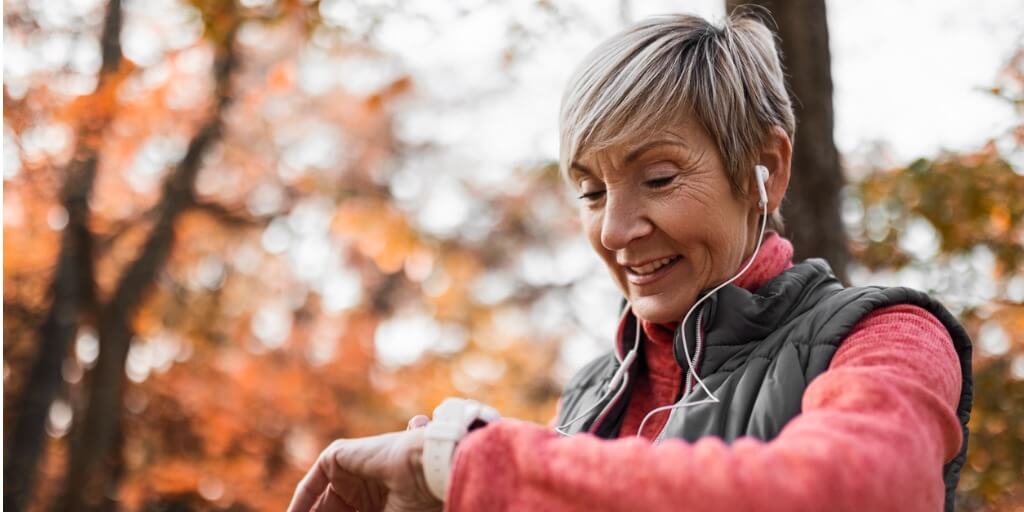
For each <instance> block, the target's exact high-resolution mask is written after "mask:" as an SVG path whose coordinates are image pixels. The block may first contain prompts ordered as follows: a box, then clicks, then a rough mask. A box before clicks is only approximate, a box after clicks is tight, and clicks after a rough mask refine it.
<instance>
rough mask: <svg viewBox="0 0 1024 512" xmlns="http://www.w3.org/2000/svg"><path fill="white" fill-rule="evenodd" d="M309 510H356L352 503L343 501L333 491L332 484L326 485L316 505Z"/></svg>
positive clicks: (334, 511)
mask: <svg viewBox="0 0 1024 512" xmlns="http://www.w3.org/2000/svg"><path fill="white" fill-rule="evenodd" d="M311 512H357V510H356V508H355V507H353V506H352V505H349V504H348V503H345V500H343V499H341V496H338V493H336V492H334V487H333V486H328V487H327V490H326V491H324V493H323V494H321V495H320V499H319V500H317V502H316V506H314V507H313V510H312V511H311Z"/></svg>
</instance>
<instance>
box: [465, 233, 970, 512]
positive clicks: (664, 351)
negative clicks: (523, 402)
mask: <svg viewBox="0 0 1024 512" xmlns="http://www.w3.org/2000/svg"><path fill="white" fill-rule="evenodd" d="M791 258H792V246H791V245H790V244H789V242H788V241H787V240H785V239H784V238H782V237H779V236H777V235H773V236H771V237H769V238H768V239H766V241H765V246H764V247H763V249H762V251H761V253H760V254H759V255H758V257H757V260H756V261H755V262H754V265H752V266H751V269H750V270H749V271H748V273H747V274H746V275H744V277H743V279H742V280H739V281H738V282H737V284H739V285H740V286H744V287H746V288H747V289H751V290H753V289H756V288H758V287H760V285H761V284H763V283H765V282H766V281H768V280H769V279H771V278H772V277H774V276H776V275H778V274H779V273H781V272H782V271H784V270H785V269H786V268H789V267H790V266H792V261H791ZM659 328H661V329H666V328H670V327H669V326H660V327H659V326H645V331H646V332H647V334H648V336H647V338H648V339H646V340H645V341H644V342H645V343H646V344H647V346H646V347H645V349H646V350H647V353H648V354H651V358H652V359H649V360H648V364H649V366H650V367H651V368H652V369H653V370H652V372H651V375H645V376H643V377H641V379H640V380H639V381H638V382H637V386H636V387H635V388H634V393H635V395H634V397H633V398H634V399H633V400H631V401H630V407H629V409H627V411H626V418H625V421H624V425H623V428H622V431H621V434H620V435H621V437H620V438H619V439H614V440H605V439H599V438H597V437H595V436H593V435H589V434H584V435H579V436H575V437H571V438H563V437H561V436H559V435H558V434H556V433H554V432H553V431H551V430H550V429H549V428H545V427H543V426H540V425H535V424H531V423H526V422H521V421H516V420H503V421H501V422H498V423H495V424H492V425H489V426H487V427H485V428H482V429H479V430H477V431H475V432H473V433H471V434H470V435H469V436H467V437H466V438H465V439H463V440H462V442H460V443H459V446H458V448H457V449H456V452H455V460H454V467H453V470H452V476H451V485H450V487H449V491H448V496H447V500H446V504H445V508H446V510H450V511H496V512H497V511H506V510H515V511H519V510H523V511H545V510H558V511H581V512H582V511H634V510H651V511H670V510H671V511H698V510H699V511H701V512H714V511H802V510H808V511H810V510H830V511H845V510H850V511H861V510H872V511H887V510H893V511H897V510H898V511H911V512H912V511H926V510H927V511H935V510H941V508H942V505H943V499H944V488H943V483H942V465H943V463H945V462H946V461H948V460H950V459H952V458H953V457H954V456H955V455H956V454H957V452H958V451H959V449H960V443H961V431H960V424H959V422H958V421H957V417H956V405H957V401H958V399H959V396H960V386H961V378H960V370H959V362H958V360H957V356H956V354H955V352H954V350H953V344H952V342H951V340H950V337H949V334H948V333H947V332H946V330H945V328H943V327H942V325H941V324H940V323H939V321H938V320H937V319H936V318H935V317H934V316H933V315H931V314H930V313H928V312H926V311H925V310H923V309H921V308H918V307H916V306H909V305H900V306H892V307H888V308H884V309H880V310H878V311H875V312H874V313H872V314H870V315H868V316H866V317H865V318H864V319H862V320H861V321H860V322H859V323H858V324H857V325H855V326H854V328H853V330H852V331H851V332H850V335H849V336H848V337H847V338H846V339H845V340H844V341H843V343H842V345H841V346H840V348H839V349H838V350H837V351H836V354H835V356H834V357H833V359H832V362H831V365H830V366H829V369H828V370H827V371H826V372H824V373H823V374H822V375H820V376H819V377H818V378H816V379H815V380H814V381H813V382H812V383H811V384H810V385H809V386H808V387H807V390H806V392H805V393H804V397H803V402H802V411H803V412H802V413H801V414H800V415H798V416H797V417H795V418H794V419H793V420H792V421H790V422H789V423H788V424H787V425H786V426H785V427H784V428H783V429H782V432H781V433H780V434H779V436H778V437H776V438H775V439H773V440H772V441H769V442H763V441H759V440H756V439H751V438H741V439H738V440H736V441H735V442H734V443H732V444H725V443H724V442H722V441H721V440H720V439H718V438H714V437H708V438H704V439H701V440H699V441H697V442H695V443H689V442H685V441H682V440H677V439H672V440H667V441H665V442H662V443H661V444H658V445H653V444H651V443H650V442H649V440H648V439H649V438H650V437H652V436H653V435H654V434H655V433H656V432H658V431H659V430H660V429H661V426H662V425H663V424H664V421H665V418H664V417H663V418H660V419H658V420H657V421H654V420H652V421H653V422H654V423H655V424H651V423H652V421H649V422H648V424H649V426H645V427H644V432H643V437H644V438H642V439H641V438H637V437H636V429H637V427H638V426H639V421H640V418H642V417H643V415H644V414H646V412H647V411H648V410H649V409H651V408H653V407H656V406H659V405H665V404H666V403H671V402H672V401H673V399H674V397H675V395H676V393H677V392H678V389H679V388H678V386H679V383H678V382H677V380H678V379H677V378H676V377H673V376H672V375H675V376H677V375H678V371H679V369H678V367H676V366H675V362H674V359H672V352H671V346H670V343H671V341H670V340H669V339H666V337H665V336H664V333H662V334H659V333H658V332H657V331H658V329H659ZM666 344H668V345H669V346H668V347H667V348H666V346H665V345H666ZM666 358H669V360H670V361H672V364H671V365H670V364H668V363H666V362H665V359H666ZM652 363H653V364H652ZM659 374H660V375H659ZM673 379H675V380H673ZM662 416H667V415H662Z"/></svg>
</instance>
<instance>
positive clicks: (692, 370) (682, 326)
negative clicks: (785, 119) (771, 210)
mask: <svg viewBox="0 0 1024 512" xmlns="http://www.w3.org/2000/svg"><path fill="white" fill-rule="evenodd" d="M762 197H763V196H762ZM761 208H762V214H761V229H760V233H759V234H758V236H757V245H755V246H754V253H753V254H751V255H750V259H749V260H747V264H746V265H744V266H743V268H742V269H741V270H740V271H739V272H737V273H736V275H734V276H732V278H730V279H729V280H728V281H725V282H724V283H722V284H720V285H718V286H716V287H715V288H714V289H712V290H711V291H710V292H708V293H706V294H705V295H704V296H703V297H701V298H700V300H698V301H697V302H695V303H694V304H693V306H691V307H690V310H689V311H687V312H686V316H684V317H683V323H682V324H680V329H681V331H682V337H683V352H684V354H685V355H686V364H687V366H689V368H690V372H689V375H693V378H694V379H696V380H697V384H698V385H700V387H701V388H703V389H704V393H705V394H707V395H708V397H707V398H705V399H703V400H697V401H696V402H689V403H685V404H683V403H676V404H672V405H663V406H661V407H658V408H655V409H652V410H651V411H650V412H648V413H647V415H645V416H644V419H643V421H641V422H640V428H638V429H637V431H636V436H637V437H642V436H643V431H644V425H645V424H647V420H649V419H651V417H652V416H653V415H655V414H657V413H660V412H664V411H671V410H674V409H681V408H683V407H691V406H694V405H700V404H707V403H718V402H719V400H718V397H716V396H715V395H714V394H713V393H712V392H711V390H709V389H708V387H707V385H705V384H704V381H703V380H702V379H701V378H700V375H698V374H697V369H696V368H694V365H693V358H692V357H690V349H689V347H687V346H686V322H687V321H688V320H689V319H690V314H692V313H693V311H694V310H695V309H697V307H698V306H700V305H701V303H703V302H704V301H705V300H707V299H708V298H709V297H711V296H712V295H714V294H715V292H717V291H718V290H721V289H722V288H724V287H725V286H727V285H729V284H730V283H732V282H733V281H735V280H737V279H739V277H740V276H742V275H743V273H744V272H746V271H747V269H749V268H750V266H751V265H753V263H754V260H755V259H756V258H757V253H758V252H759V251H760V250H761V243H762V242H763V241H764V229H765V227H766V225H767V223H768V204H767V201H765V200H762V201H761ZM698 323H699V322H698ZM698 335H699V333H698ZM684 398H685V397H684Z"/></svg>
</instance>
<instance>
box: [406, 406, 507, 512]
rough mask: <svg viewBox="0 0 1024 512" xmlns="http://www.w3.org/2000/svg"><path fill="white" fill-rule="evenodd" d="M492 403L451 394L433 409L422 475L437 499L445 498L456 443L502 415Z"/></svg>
mask: <svg viewBox="0 0 1024 512" xmlns="http://www.w3.org/2000/svg"><path fill="white" fill-rule="evenodd" d="M500 417H501V416H500V415H499V414H498V411H497V410H495V409H494V408H493V407H490V406H488V405H484V404H481V403H480V402H477V401H476V400H466V399H462V398H448V399H445V401H444V402H441V405H439V406H437V408H436V409H434V417H433V418H432V419H431V420H430V423H429V424H428V425H427V426H426V432H425V434H424V436H425V440H424V442H423V475H424V477H426V481H427V487H428V488H429V489H430V492H431V494H433V495H434V496H435V497H436V498H437V499H439V500H441V501H444V497H445V493H446V492H447V491H448V480H449V477H450V476H451V472H452V454H453V453H455V445H456V444H458V442H459V441H460V440H461V439H462V438H463V437H465V436H466V434H467V433H469V431H470V430H471V427H473V428H476V427H480V426H483V425H486V424H487V423H490V422H492V421H497V420H498V419H500Z"/></svg>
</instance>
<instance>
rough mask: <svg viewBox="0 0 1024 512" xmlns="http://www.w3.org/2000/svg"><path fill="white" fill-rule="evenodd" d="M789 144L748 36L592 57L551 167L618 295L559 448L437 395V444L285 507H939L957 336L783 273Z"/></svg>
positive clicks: (955, 460) (568, 408)
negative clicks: (612, 345)
mask: <svg viewBox="0 0 1024 512" xmlns="http://www.w3.org/2000/svg"><path fill="white" fill-rule="evenodd" d="M794 129H795V128H794V119H793V113H792V107H791V105H790V101H789V98H788V96H787V94H786V90H785V85H784V81H783V73H782V69H781V67H780V64H779V60H778V56H777V51H776V48H775V44H774V40H773V37H772V35H771V33H770V31H769V30H768V29H767V28H766V27H765V26H764V25H763V24H761V23H760V22H759V21H757V20H755V19H750V18H744V17H733V18H730V19H729V20H727V21H726V22H725V23H724V25H723V26H722V27H715V26H712V25H710V24H709V23H707V22H706V21H704V20H702V19H700V18H696V17H692V16H682V15H679V16H666V17H658V18H653V19H650V20H647V21H644V22H641V23H639V24H637V25H635V26H633V27H631V28H629V29H628V30H626V31H625V32H623V33H620V34H618V35H616V36H614V37H613V38H611V39H610V40H608V41H606V42H605V43H604V44H602V45H601V46H600V47H598V48H597V49H596V50H595V51H594V52H593V53H591V54H590V55H589V56H588V57H587V58H586V60H585V62H584V63H583V64H582V66H581V67H580V68H579V70H578V71H577V73H576V74H575V75H574V77H573V78H572V79H571V81H570V83H569V86H568V89H567V91H566V94H565V96H564V98H563V104H562V113H561V156H560V159H561V168H562V170H563V172H564V173H565V176H566V177H567V179H568V181H569V182H570V183H571V186H572V187H573V188H574V190H575V191H576V192H577V194H578V196H579V202H580V205H579V208H580V213H581V218H582V220H583V226H584V229H585V231H586V235H587V237H588V239H589V240H590V242H591V244H592V246H593V248H594V250H595V251H596V252H597V254H598V255H599V256H600V257H601V259H602V260H603V261H604V263H605V264H606V266H607V267H608V270H609V272H610V274H611V276H612V278H613V279H614V280H615V282H616V283H617V285H618V287H619V289H620V290H621V291H622V293H623V295H624V297H625V299H626V303H625V307H624V309H623V316H622V319H621V321H620V324H619V328H618V333H617V344H616V350H615V351H614V352H613V353H612V354H609V355H607V356H604V357H602V358H599V359H598V360H596V361H594V362H593V363H591V364H589V365H588V366H587V367H585V368H584V369H583V370H581V371H580V372H579V373H578V374H577V375H576V376H575V377H574V378H573V379H572V381H571V382H570V384H569V385H568V386H567V388H566V391H565V393H564V394H563V396H562V400H561V401H560V407H559V414H558V418H557V419H556V421H555V422H554V423H555V429H554V431H552V429H549V428H543V427H541V426H537V425H532V424H527V423H524V422H518V421H514V420H503V421H498V422H492V423H490V424H488V425H486V426H484V427H482V428H475V429H474V428H473V427H477V426H480V425H483V424H484V423H485V422H486V421H487V420H491V419H493V413H492V412H491V411H489V410H488V409H486V408H481V407H480V406H479V405H478V404H475V403H474V402H469V401H458V400H449V401H446V402H445V403H444V404H443V405H442V406H441V407H440V408H439V409H438V410H437V411H435V416H434V419H433V420H432V422H430V424H429V425H428V426H427V427H426V428H410V429H409V430H407V431H406V432H399V433H393V434H386V435H383V436H377V437H372V438H366V439H356V440H340V441H336V442H335V443H334V444H332V445H331V446H330V447H328V449H327V450H325V451H324V453H323V454H322V455H321V457H320V459H319V460H318V461H317V463H316V464H315V466H314V467H313V468H312V469H311V470H310V472H309V474H308V475H307V477H306V478H305V479H304V480H303V481H302V482H301V483H300V484H299V487H298V489H297V490H296V495H295V499H294V500H293V503H292V508H291V510H303V511H305V510H309V509H310V508H317V509H320V510H364V511H365V510H380V509H384V510H431V509H435V510H436V509H440V508H442V500H444V504H443V506H444V508H446V509H449V510H580V511H583V510H609V511H611V510H702V511H709V510H723V511H725V510H780V511H782V510H787V511H788V510H823V509H828V510H903V511H907V510H911V511H913V510H922V511H923V510H939V509H940V508H942V507H943V506H945V508H946V509H947V510H951V509H952V506H953V491H954V489H955V487H956V483H957V480H958V479H959V469H960V467H961V466H962V465H963V462H964V456H965V453H966V439H967V429H966V425H967V419H968V416H969V413H970V401H971V376H970V341H969V340H968V338H967V336H966V334H965V333H964V331H963V329H962V328H961V327H960V326H959V325H958V324H957V322H956V321H955V320H954V319H953V317H952V316H951V315H950V314H949V313H948V312H947V311H946V310H945V309H943V308H942V307H941V306H940V305H939V304H937V303H936V302H935V301H933V300H932V299H930V298H928V297H927V296H926V295H924V294H921V293H919V292H915V291H912V290H907V289H902V288H891V289H884V288H876V287H867V288H848V289H843V288H842V286H841V285H840V284H839V283H838V282H837V280H836V279H835V277H834V276H833V275H832V273H831V271H830V269H829V268H828V265H827V264H826V263H825V262H823V261H821V260H808V261H805V262H802V263H799V264H796V265H794V264H793V263H792V262H791V257H792V246H791V245H790V244H789V242H788V241H787V240H786V239H784V238H782V237H781V236H780V235H779V234H778V233H777V230H778V229H779V228H780V227H781V219H780V217H779V216H778V213H777V212H778V208H779V205H780V203H781V202H782V199H783V196H784V195H785V192H786V188H787V186H788V184H789V179H790V158H791V153H792V140H793V133H794ZM766 225H767V226H768V227H769V228H771V229H768V230H767V233H766ZM426 423H427V421H426V418H424V417H417V418H414V419H413V420H412V421H411V422H410V427H418V426H422V425H423V424H426ZM471 423H472V424H471ZM469 430H472V432H470V433H467V432H468V431H469ZM580 434H583V435H580Z"/></svg>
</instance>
